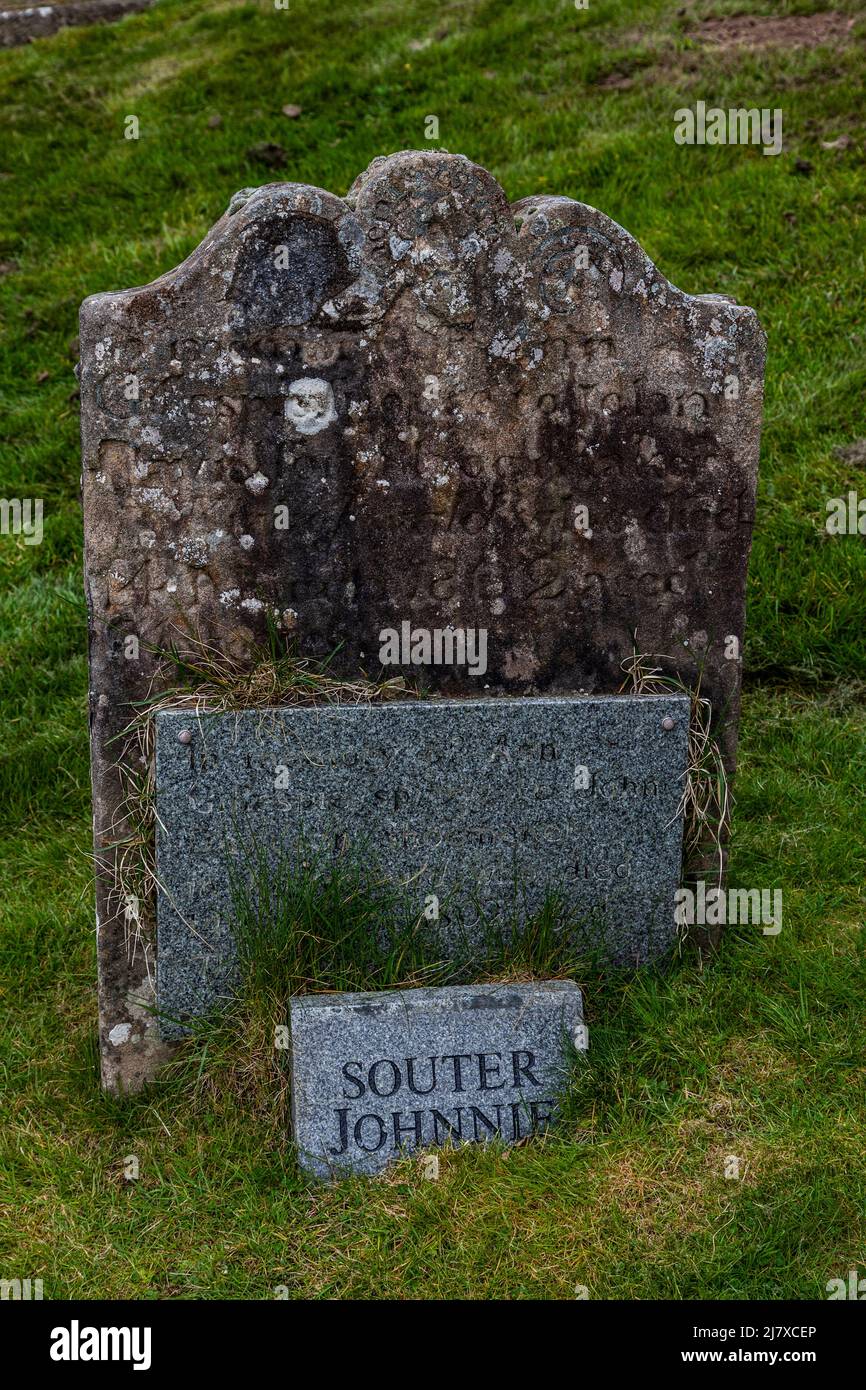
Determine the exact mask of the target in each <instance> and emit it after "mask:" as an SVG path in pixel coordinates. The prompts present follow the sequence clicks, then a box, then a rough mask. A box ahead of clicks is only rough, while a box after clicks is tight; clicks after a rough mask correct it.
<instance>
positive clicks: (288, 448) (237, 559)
mask: <svg viewBox="0 0 866 1390" xmlns="http://www.w3.org/2000/svg"><path fill="white" fill-rule="evenodd" d="M81 352H82V361H81V396H82V440H83V462H84V468H83V497H84V508H85V564H86V580H87V594H88V604H89V609H90V650H91V725H92V755H93V780H94V802H95V826H94V829H95V846H96V857H97V864H98V886H97V918H98V933H99V963H100V994H101V1005H100V1016H101V1017H100V1023H101V1027H100V1036H101V1049H102V1059H103V1078H104V1081H105V1084H106V1085H108V1086H113V1087H118V1086H125V1087H129V1086H135V1085H136V1084H138V1083H140V1082H141V1081H142V1080H144V1079H146V1078H147V1077H148V1076H150V1075H152V1074H153V1071H154V1069H155V1067H156V1066H157V1064H158V1063H159V1061H160V1059H161V1057H162V1056H164V1055H165V1048H164V1045H163V1044H162V1043H161V1041H160V1039H159V1034H158V1030H157V1028H156V1025H155V1023H154V1021H153V1019H152V1018H151V1016H150V1013H149V1012H148V1010H147V1008H146V1007H143V1006H142V1005H143V1004H144V1005H146V1004H147V1002H148V1001H149V1000H150V999H152V997H153V984H154V980H155V977H156V962H155V942H154V939H153V934H152V933H153V923H152V920H150V918H149V908H148V905H146V904H143V905H142V917H143V918H144V920H143V921H141V922H136V923H135V924H134V928H133V929H131V927H130V922H129V914H128V910H125V908H124V903H123V901H122V898H121V896H120V895H119V894H118V892H117V890H116V881H115V873H114V862H115V857H116V855H117V853H118V850H117V843H118V841H121V840H122V839H123V838H124V836H125V835H128V834H131V833H133V827H131V826H129V825H127V824H126V823H125V822H124V819H123V815H122V811H121V806H122V781H121V778H120V775H119V773H118V770H117V768H116V766H115V764H116V762H117V760H118V756H119V755H118V744H117V742H116V741H115V736H116V735H117V734H118V733H119V732H120V731H121V730H122V729H123V728H124V726H125V725H126V723H127V722H128V720H129V717H130V709H131V705H132V703H133V702H135V701H137V700H141V699H142V698H144V697H145V695H146V694H147V693H148V692H149V691H150V689H151V686H152V681H153V677H154V672H155V670H156V666H157V659H156V658H155V657H154V656H153V655H152V653H151V652H150V651H149V646H150V645H153V646H156V647H161V648H165V647H166V646H168V645H169V644H170V643H171V642H174V643H175V644H177V643H179V642H182V637H183V634H185V633H186V634H189V635H191V636H195V637H196V638H198V639H200V640H204V641H206V642H209V643H210V644H212V645H213V646H214V647H215V648H216V649H218V650H221V651H223V652H225V653H227V654H230V655H231V656H233V657H236V658H238V659H241V660H242V659H243V658H244V656H245V654H246V653H247V652H248V650H249V645H250V643H251V641H253V640H254V639H256V638H260V637H262V636H263V635H264V632H265V626H266V621H267V618H268V616H269V615H272V616H273V617H274V618H275V620H276V621H278V622H279V623H280V624H281V625H282V627H283V630H284V631H285V632H287V633H291V634H293V635H295V636H296V637H297V638H298V642H299V648H300V651H301V652H302V653H303V654H312V655H316V654H319V655H326V654H328V653H329V652H331V651H333V649H334V648H335V647H337V646H339V655H338V657H337V660H336V665H335V669H337V670H342V671H344V672H346V673H348V674H354V673H356V672H357V670H358V668H359V666H362V667H364V668H366V669H367V670H368V671H369V672H370V673H371V674H375V673H376V671H377V666H378V661H377V655H378V650H379V634H380V632H381V631H383V630H384V629H390V628H393V629H399V628H400V627H401V624H402V623H404V622H405V621H407V620H408V621H410V622H411V623H412V624H413V625H414V626H415V627H418V628H424V629H428V630H434V629H441V628H443V627H445V626H446V625H447V624H452V625H456V626H460V627H462V628H477V629H484V630H485V631H486V632H487V634H488V638H487V642H488V648H487V651H488V654H487V669H486V673H485V675H484V678H483V688H484V690H485V691H486V692H487V693H488V694H489V695H507V694H519V695H537V694H548V695H551V694H586V695H597V694H609V693H612V692H614V691H615V690H617V689H618V687H619V685H620V683H621V680H622V670H621V664H622V662H623V661H624V660H625V659H627V658H628V657H629V656H630V655H631V654H632V652H633V650H634V649H635V646H636V647H637V649H638V650H640V651H645V652H653V653H659V654H663V655H664V656H665V657H666V658H667V659H666V660H665V661H664V662H662V663H660V664H662V665H664V666H665V667H666V669H667V670H669V671H671V672H677V673H678V674H679V675H680V676H681V677H682V678H683V679H684V680H685V681H687V682H694V681H695V680H696V678H697V674H698V672H700V673H701V682H702V691H703V693H704V694H705V695H707V696H708V697H709V698H710V699H711V700H712V702H713V707H714V710H715V712H716V715H717V717H719V718H721V720H722V726H721V737H722V740H723V746H724V749H725V753H726V757H727V760H728V766H729V769H732V768H733V760H734V754H735V742H736V716H737V704H738V695H739V684H740V679H739V670H740V668H739V646H740V643H741V642H742V636H743V602H744V589H745V577H746V564H747V558H748V551H749V544H750V538H751V527H752V517H753V505H754V493H755V480H756V469H757V457H758V441H759V430H760V414H761V393H762V378H763V358H764V338H763V334H762V332H761V329H760V327H759V325H758V322H757V319H756V316H755V314H754V312H753V311H752V310H750V309H746V308H743V307H741V306H738V305H735V304H732V303H730V302H729V301H727V300H726V299H724V298H722V297H720V296H689V295H685V294H683V293H681V292H680V291H679V290H677V289H675V288H674V287H673V286H671V285H670V284H669V283H668V281H667V280H665V278H664V277H663V276H662V275H661V274H660V273H659V272H658V271H657V270H656V268H655V267H654V266H653V265H652V263H651V262H650V261H649V260H648V259H647V257H646V256H645V255H644V254H643V252H642V251H641V250H640V248H639V246H638V245H637V244H636V243H635V242H634V240H633V239H632V238H631V237H630V236H629V235H628V234H627V233H626V232H624V231H623V230H622V228H620V227H618V226H617V225H616V224H615V223H613V222H611V221H610V219H608V218H607V217H605V216H604V215H603V214H602V213H600V212H597V211H596V210H595V209H593V208H590V207H587V206H585V205H583V204H580V203H575V202H572V201H571V200H569V199H565V198H549V197H544V198H529V199H524V200H522V201H521V202H519V203H517V204H515V205H513V206H510V205H509V203H508V201H507V199H506V197H505V195H504V193H503V192H502V190H501V188H500V187H499V186H498V184H497V183H496V182H495V180H494V179H492V178H491V176H490V175H489V174H487V173H486V172H485V171H484V170H482V169H479V168H478V167H477V166H475V165H473V164H471V163H470V162H469V161H468V160H466V159H464V158H462V157H460V156H452V155H447V154H435V153H427V152H425V153H417V152H404V153H401V154H397V155H394V156H391V157H389V158H387V159H380V160H376V161H374V163H373V164H372V165H371V167H370V168H369V169H368V170H367V172H366V173H365V174H363V175H361V177H360V178H359V179H358V180H357V181H356V183H355V185H354V186H353V188H352V189H351V190H350V193H349V195H348V196H347V198H346V199H340V198H337V197H335V196H333V195H331V194H328V193H325V192H322V191H321V190H318V189H314V188H309V187H306V186H301V185H294V184H276V185H268V186H265V187H264V188H261V189H257V190H245V191H244V192H243V193H242V194H239V195H237V196H236V197H235V198H234V199H233V200H232V203H231V205H230V207H229V210H228V212H227V213H226V215H225V216H224V217H223V218H222V219H221V220H220V221H219V222H218V223H217V225H216V226H215V227H214V228H213V230H212V231H211V232H210V233H209V235H208V236H207V238H206V239H205V241H204V242H203V243H202V244H201V246H200V247H198V249H197V250H196V251H194V252H193V254H192V255H191V256H190V257H189V259H188V260H187V261H186V262H184V264H183V265H182V266H180V267H179V268H178V269H177V270H176V271H173V272H171V273H169V274H168V275H165V276H163V277H162V278H161V279H160V280H157V281H155V282H154V283H153V284H152V285H149V286H145V287H143V288H141V289H133V290H127V291H122V292H120V293H116V294H103V295H95V296H92V297H91V298H90V299H88V300H87V301H86V302H85V304H84V305H83V307H82V314H81ZM389 674H393V670H391V671H390V672H389ZM425 675H426V677H427V680H428V684H429V686H430V688H431V690H434V691H438V692H440V693H446V694H449V695H453V696H464V695H466V694H475V693H478V692H479V684H480V682H479V678H478V676H477V675H475V676H473V674H472V673H471V671H470V669H469V668H468V667H463V668H461V667H459V666H456V667H455V666H450V667H449V666H439V667H436V666H434V667H430V668H429V669H427V670H426V671H425ZM121 756H124V755H121Z"/></svg>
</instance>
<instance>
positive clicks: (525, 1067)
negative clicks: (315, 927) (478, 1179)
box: [290, 980, 587, 1177]
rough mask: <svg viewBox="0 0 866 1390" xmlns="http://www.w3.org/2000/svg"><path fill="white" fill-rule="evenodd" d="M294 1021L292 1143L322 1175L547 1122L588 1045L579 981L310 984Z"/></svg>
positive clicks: (521, 1135)
mask: <svg viewBox="0 0 866 1390" xmlns="http://www.w3.org/2000/svg"><path fill="white" fill-rule="evenodd" d="M290 1026H291V1039H292V1115H293V1123H294V1137H295V1143H296V1144H297V1147H298V1155H299V1159H300V1162H301V1165H302V1166H303V1167H304V1168H306V1169H307V1170H308V1171H309V1172H311V1173H313V1174H315V1175H316V1176H317V1177H333V1176H337V1175H339V1173H340V1172H341V1171H343V1172H354V1173H376V1172H378V1171H379V1170H380V1169H381V1168H384V1167H385V1165H386V1164H387V1163H389V1162H392V1161H393V1160H394V1159H395V1158H399V1157H400V1155H401V1154H402V1153H405V1152H412V1151H414V1150H416V1149H422V1148H430V1147H436V1146H439V1145H442V1144H444V1143H448V1142H449V1141H450V1142H452V1143H455V1144H462V1143H481V1142H484V1141H489V1140H491V1139H500V1140H502V1141H503V1142H505V1143H507V1144H514V1143H517V1142H518V1140H520V1139H525V1138H527V1137H528V1136H529V1135H531V1134H534V1133H537V1132H538V1131H540V1130H544V1129H545V1128H546V1127H547V1125H548V1124H549V1123H550V1121H551V1120H552V1119H553V1118H554V1117H555V1114H556V1110H557V1103H558V1099H559V1095H560V1093H561V1091H562V1089H563V1087H564V1085H565V1082H566V1080H567V1073H568V1062H569V1057H570V1055H573V1052H574V1051H583V1050H585V1049H586V1046H587V1041H586V1030H585V1028H584V1026H583V1004H582V999H581V993H580V990H579V989H578V987H577V985H576V984H574V982H573V981H571V980H542V981H535V982H533V983H531V984H498V985H468V986H459V987H457V988H446V989H410V990H395V991H387V992H383V993H376V994H316V995H306V996H303V997H300V998H295V999H293V1000H292V1001H291V1005H290Z"/></svg>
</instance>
